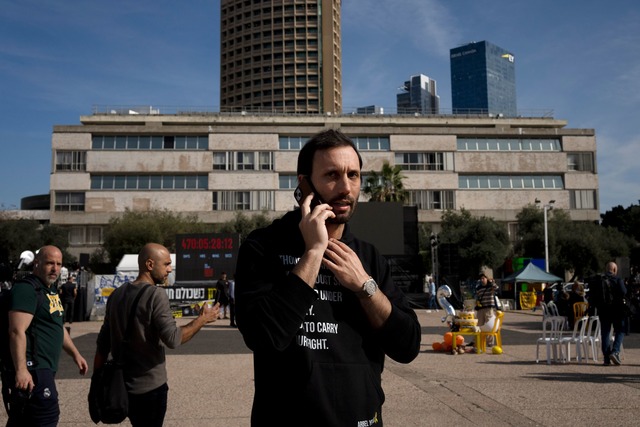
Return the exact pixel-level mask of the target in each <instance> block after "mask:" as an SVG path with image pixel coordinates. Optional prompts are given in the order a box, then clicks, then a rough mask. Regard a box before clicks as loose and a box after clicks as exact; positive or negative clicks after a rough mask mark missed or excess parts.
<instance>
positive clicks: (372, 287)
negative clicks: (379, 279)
mask: <svg viewBox="0 0 640 427" xmlns="http://www.w3.org/2000/svg"><path fill="white" fill-rule="evenodd" d="M363 290H364V292H365V293H366V294H367V295H369V296H372V295H373V294H375V293H376V291H377V290H378V284H377V283H376V282H375V280H373V279H369V280H367V281H366V282H364V289H363Z"/></svg>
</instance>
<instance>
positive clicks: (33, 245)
mask: <svg viewBox="0 0 640 427" xmlns="http://www.w3.org/2000/svg"><path fill="white" fill-rule="evenodd" d="M39 228H40V224H39V223H38V221H34V220H30V219H18V220H3V221H0V260H1V261H2V262H4V263H11V264H16V266H17V262H18V261H19V259H20V254H21V253H22V252H23V251H27V250H29V251H32V252H34V253H35V251H36V250H38V249H39V248H40V247H41V246H42V238H41V236H40V232H39Z"/></svg>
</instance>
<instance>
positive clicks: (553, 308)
mask: <svg viewBox="0 0 640 427" xmlns="http://www.w3.org/2000/svg"><path fill="white" fill-rule="evenodd" d="M547 309H548V310H549V314H550V315H551V316H560V313H558V306H557V305H556V303H555V302H553V301H549V302H548V303H547Z"/></svg>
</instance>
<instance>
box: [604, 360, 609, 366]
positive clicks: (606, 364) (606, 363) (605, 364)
mask: <svg viewBox="0 0 640 427" xmlns="http://www.w3.org/2000/svg"><path fill="white" fill-rule="evenodd" d="M602 366H611V362H609V361H608V360H605V361H604V363H603V364H602Z"/></svg>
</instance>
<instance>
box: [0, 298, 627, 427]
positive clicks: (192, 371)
mask: <svg viewBox="0 0 640 427" xmlns="http://www.w3.org/2000/svg"><path fill="white" fill-rule="evenodd" d="M416 312H417V313H418V318H419V320H420V324H421V326H422V348H421V352H420V354H419V356H418V357H417V358H416V360H414V361H413V362H412V363H410V364H408V365H402V364H398V363H395V362H393V361H391V360H387V363H386V365H385V371H384V373H383V388H384V390H385V393H386V399H387V400H386V403H385V405H384V407H383V414H382V415H383V419H384V422H385V424H386V425H387V426H397V427H409V426H443V425H447V426H457V427H460V426H472V425H476V426H553V427H556V426H576V425H594V426H636V425H638V420H637V417H638V415H637V410H638V409H637V408H640V390H639V389H640V375H639V374H640V334H630V335H628V336H627V337H626V338H625V341H624V354H623V357H624V359H623V365H622V366H608V367H605V366H602V365H601V363H602V359H600V363H598V364H595V363H593V362H591V361H590V362H589V363H582V364H578V363H576V362H572V363H566V364H551V365H547V364H546V353H545V349H544V348H541V357H542V359H543V360H542V361H541V363H536V362H535V353H536V339H537V338H538V337H539V336H540V333H541V318H542V315H541V313H540V312H531V311H507V312H506V313H505V324H504V327H503V332H502V337H503V338H502V339H503V350H504V353H503V354H502V355H493V354H478V355H477V354H464V355H457V356H453V355H450V354H446V353H436V352H434V351H433V350H432V348H431V344H432V343H433V342H434V341H442V336H443V334H444V333H445V332H447V327H446V325H445V324H443V323H442V322H441V316H442V315H443V312H442V311H439V312H435V311H434V312H429V311H427V310H416ZM186 321H188V319H179V322H186ZM100 324H101V323H100V322H94V321H91V322H80V323H74V324H73V327H72V330H71V335H72V337H73V338H74V341H75V343H76V345H77V346H78V348H79V349H80V351H81V352H82V353H83V355H84V356H85V358H86V359H87V361H89V363H90V365H91V364H92V361H93V354H94V351H95V340H96V336H97V332H98V330H99V328H100ZM167 359H168V362H167V364H168V370H169V408H168V411H167V416H166V420H165V425H166V426H184V427H188V426H212V427H222V426H225V427H236V426H238V427H240V426H249V416H250V411H251V400H252V397H253V370H252V356H251V352H250V351H249V350H248V349H247V348H246V346H245V345H244V342H243V341H242V336H241V335H240V333H239V332H238V330H237V329H235V328H231V327H229V326H228V320H220V321H219V322H217V323H215V324H212V325H208V326H206V327H205V328H203V330H202V331H201V332H200V333H199V334H198V335H197V336H196V337H195V338H194V339H193V340H192V341H190V342H189V343H187V344H185V345H184V346H182V347H180V348H178V349H176V350H169V351H168V357H167ZM57 378H58V380H57V382H58V388H59V392H60V396H61V397H60V400H61V410H62V416H61V420H60V425H61V426H91V425H93V423H92V422H91V419H90V418H89V414H88V410H87V403H86V397H87V393H88V390H89V377H88V376H87V377H85V378H83V377H79V376H78V375H77V371H76V369H75V366H74V365H73V363H72V362H71V360H70V358H69V357H67V356H66V355H63V356H62V364H61V367H60V372H59V373H58V376H57ZM5 423H6V414H5V413H4V411H1V413H0V425H4V424H5ZM123 425H129V424H128V422H125V423H123ZM273 425H278V421H277V414H275V413H274V422H273Z"/></svg>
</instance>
